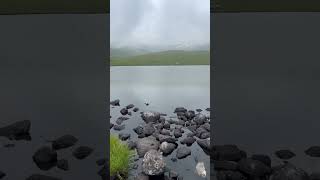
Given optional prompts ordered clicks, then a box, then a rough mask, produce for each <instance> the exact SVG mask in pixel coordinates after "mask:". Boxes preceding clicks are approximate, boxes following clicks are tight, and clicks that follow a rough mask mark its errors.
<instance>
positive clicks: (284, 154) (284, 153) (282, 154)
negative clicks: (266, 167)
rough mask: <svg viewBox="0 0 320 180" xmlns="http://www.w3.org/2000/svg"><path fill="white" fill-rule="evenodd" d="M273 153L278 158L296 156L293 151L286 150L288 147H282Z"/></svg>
mask: <svg viewBox="0 0 320 180" xmlns="http://www.w3.org/2000/svg"><path fill="white" fill-rule="evenodd" d="M275 155H276V156H277V157H278V158H280V159H285V160H287V159H291V158H293V157H294V156H296V154H295V153H293V152H292V151H290V150H288V149H282V150H278V151H276V152H275Z"/></svg>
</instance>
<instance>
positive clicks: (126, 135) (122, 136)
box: [119, 133, 131, 141]
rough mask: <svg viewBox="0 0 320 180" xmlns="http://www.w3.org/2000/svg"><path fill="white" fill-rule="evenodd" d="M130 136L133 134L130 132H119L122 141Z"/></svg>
mask: <svg viewBox="0 0 320 180" xmlns="http://www.w3.org/2000/svg"><path fill="white" fill-rule="evenodd" d="M130 136H131V135H130V134H128V133H120V134H119V139H121V140H122V141H125V140H127V139H129V138H130Z"/></svg>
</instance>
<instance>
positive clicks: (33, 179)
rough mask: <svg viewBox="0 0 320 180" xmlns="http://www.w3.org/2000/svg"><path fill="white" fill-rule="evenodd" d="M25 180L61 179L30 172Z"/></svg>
mask: <svg viewBox="0 0 320 180" xmlns="http://www.w3.org/2000/svg"><path fill="white" fill-rule="evenodd" d="M26 180H62V179H61V178H56V177H52V176H46V175H42V174H32V175H31V176H29V177H28V178H27V179H26Z"/></svg>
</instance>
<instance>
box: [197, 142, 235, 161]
mask: <svg viewBox="0 0 320 180" xmlns="http://www.w3.org/2000/svg"><path fill="white" fill-rule="evenodd" d="M197 143H198V145H199V146H200V147H201V148H202V150H203V151H204V152H205V153H206V154H207V155H210V152H211V146H210V140H209V139H199V140H197ZM216 154H217V155H218V154H219V152H217V153H216ZM218 156H219V155H218ZM240 156H241V155H240ZM222 157H223V156H222ZM216 159H217V160H219V159H221V158H219V157H218V158H216ZM221 160H226V159H221Z"/></svg>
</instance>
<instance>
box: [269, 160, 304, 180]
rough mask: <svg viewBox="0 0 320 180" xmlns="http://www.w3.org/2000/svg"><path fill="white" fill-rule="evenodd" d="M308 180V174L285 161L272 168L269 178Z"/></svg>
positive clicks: (277, 179) (272, 179) (274, 179)
mask: <svg viewBox="0 0 320 180" xmlns="http://www.w3.org/2000/svg"><path fill="white" fill-rule="evenodd" d="M283 179H285V180H309V176H308V174H307V173H306V172H305V171H303V170H302V169H299V168H297V167H295V166H294V165H292V164H290V163H286V164H284V165H281V166H280V167H277V168H275V169H274V170H273V172H272V174H271V176H270V180H283Z"/></svg>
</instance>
